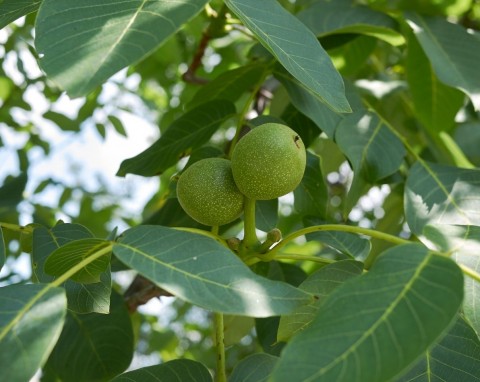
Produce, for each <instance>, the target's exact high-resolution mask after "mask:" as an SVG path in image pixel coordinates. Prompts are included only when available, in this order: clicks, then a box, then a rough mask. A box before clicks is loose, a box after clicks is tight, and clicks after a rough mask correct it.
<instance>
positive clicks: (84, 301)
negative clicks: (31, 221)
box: [32, 224, 112, 313]
mask: <svg viewBox="0 0 480 382" xmlns="http://www.w3.org/2000/svg"><path fill="white" fill-rule="evenodd" d="M92 237H93V235H92V233H91V232H90V231H89V230H88V229H87V228H85V227H84V226H82V225H80V224H58V225H56V226H55V227H53V228H51V229H47V228H44V227H40V228H36V229H35V230H34V231H33V251H32V268H33V273H34V276H35V279H36V280H37V281H39V282H43V283H47V282H51V281H52V280H53V279H54V277H53V276H51V275H48V274H47V273H45V271H44V266H45V261H46V259H47V258H48V256H49V255H50V254H51V253H52V252H54V251H55V250H57V249H58V248H59V247H61V246H63V245H66V244H67V243H69V242H72V241H75V240H82V239H91V238H92ZM64 286H65V289H66V291H67V301H68V308H69V309H70V310H72V311H74V312H77V313H90V312H98V313H108V312H109V309H110V293H111V289H112V282H111V277H110V269H107V270H106V271H105V272H104V273H102V274H101V275H100V282H97V283H94V284H80V283H77V282H75V281H72V280H67V281H66V282H65V284H64Z"/></svg>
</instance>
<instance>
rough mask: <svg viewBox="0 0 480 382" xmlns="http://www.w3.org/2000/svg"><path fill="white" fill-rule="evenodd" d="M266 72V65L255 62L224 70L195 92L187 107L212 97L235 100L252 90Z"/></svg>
mask: <svg viewBox="0 0 480 382" xmlns="http://www.w3.org/2000/svg"><path fill="white" fill-rule="evenodd" d="M266 72H267V67H266V66H265V65H262V64H257V63H254V64H251V65H245V66H240V67H239V68H235V69H232V70H229V71H227V72H224V73H222V74H220V75H219V76H218V77H217V78H215V79H214V80H213V81H211V82H209V83H207V84H206V85H204V86H202V87H201V88H200V89H199V90H198V91H197V92H196V93H195V96H194V97H193V99H192V100H191V101H190V102H189V103H188V109H191V108H193V107H196V106H198V105H200V104H202V103H204V102H206V101H210V100H212V99H224V100H227V101H230V102H236V101H237V100H238V99H239V98H240V96H241V95H242V94H243V93H245V92H247V91H252V90H253V89H254V88H255V85H256V84H257V83H258V82H259V81H260V80H262V78H264V76H265V74H266Z"/></svg>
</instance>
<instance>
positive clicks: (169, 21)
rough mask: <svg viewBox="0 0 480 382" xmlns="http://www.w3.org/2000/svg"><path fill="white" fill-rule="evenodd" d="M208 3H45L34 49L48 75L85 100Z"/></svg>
mask: <svg viewBox="0 0 480 382" xmlns="http://www.w3.org/2000/svg"><path fill="white" fill-rule="evenodd" d="M206 2H207V1H206V0H188V1H183V0H180V1H146V0H127V1H122V2H118V1H112V0H104V1H102V2H98V1H97V0H83V1H82V2H78V1H74V0H63V1H61V2H58V1H56V0H44V1H43V3H42V5H41V7H40V9H39V11H38V15H37V19H36V25H35V27H36V28H35V29H36V33H35V35H36V38H35V46H36V49H37V51H38V53H39V55H40V65H41V67H42V68H43V70H44V71H45V72H46V73H47V76H48V77H49V78H50V79H51V80H52V81H53V82H54V83H56V84H57V85H58V86H60V87H61V88H62V89H65V90H66V91H67V93H68V94H69V95H70V96H71V97H79V96H84V95H87V94H88V93H90V92H91V91H92V90H94V89H95V88H96V87H97V86H98V85H100V84H102V83H103V82H104V81H105V80H107V79H108V78H109V77H110V76H111V75H113V74H115V73H116V72H118V71H119V70H120V69H122V68H125V67H126V66H129V65H131V64H134V63H136V62H138V61H140V60H141V59H143V58H144V57H145V56H147V55H148V54H150V53H151V52H152V51H153V50H154V49H156V48H157V47H158V46H160V45H161V44H162V43H163V42H164V41H165V40H166V39H167V37H169V36H171V35H172V34H174V33H175V32H176V31H177V30H178V29H179V28H180V27H181V26H182V24H184V23H185V22H187V21H188V20H189V19H191V18H192V17H193V16H195V15H196V14H197V13H198V12H200V11H201V10H202V8H203V6H204V5H205V3H206Z"/></svg>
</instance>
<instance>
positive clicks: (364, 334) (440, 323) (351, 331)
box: [273, 244, 463, 382]
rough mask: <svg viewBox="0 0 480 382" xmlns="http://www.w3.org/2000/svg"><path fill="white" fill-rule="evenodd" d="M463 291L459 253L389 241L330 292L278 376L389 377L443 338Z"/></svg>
mask: <svg viewBox="0 0 480 382" xmlns="http://www.w3.org/2000/svg"><path fill="white" fill-rule="evenodd" d="M462 297H463V276H462V272H461V271H460V269H459V268H458V266H457V265H456V264H455V263H454V262H453V261H451V260H450V259H448V258H445V257H441V256H438V255H434V254H433V253H431V252H429V251H428V250H427V249H426V248H425V247H423V246H421V245H419V244H407V245H402V246H397V247H395V248H393V249H390V250H388V251H386V252H385V253H384V254H383V255H381V256H380V257H379V258H378V259H377V261H376V262H375V263H374V265H373V267H372V268H371V269H370V271H369V272H368V273H367V274H365V275H362V276H360V277H357V278H354V279H352V280H350V281H348V282H346V283H344V284H343V285H341V286H340V287H338V288H337V289H335V290H334V291H333V292H332V293H331V294H330V295H329V296H328V297H327V298H326V299H325V301H324V303H323V304H322V306H321V309H320V312H319V314H318V315H317V316H316V317H315V319H314V321H312V322H311V324H310V326H309V327H308V328H306V329H305V330H304V331H303V332H301V333H300V334H298V335H297V336H295V337H294V338H293V339H292V341H291V342H290V343H289V344H288V345H287V346H286V347H285V349H284V350H283V353H282V358H281V359H280V360H279V362H278V364H277V366H276V368H275V370H274V373H273V379H274V380H275V381H278V382H282V381H288V382H291V381H304V380H307V379H308V380H312V381H313V380H315V381H328V382H331V381H338V380H343V381H369V382H383V381H387V380H390V379H391V378H393V377H394V376H395V375H397V374H398V373H399V372H401V371H402V370H404V369H405V368H407V367H408V366H409V365H410V364H411V363H412V362H413V361H415V360H416V359H417V358H418V357H420V356H421V355H422V354H423V353H424V352H425V351H426V350H427V349H428V348H429V346H430V345H431V344H432V343H434V342H435V341H436V340H437V339H438V338H439V336H440V335H441V334H442V332H443V331H444V330H445V329H446V328H447V327H448V326H449V325H450V323H451V322H452V321H453V319H454V318H455V317H456V315H457V312H458V309H459V307H460V304H461V302H462Z"/></svg>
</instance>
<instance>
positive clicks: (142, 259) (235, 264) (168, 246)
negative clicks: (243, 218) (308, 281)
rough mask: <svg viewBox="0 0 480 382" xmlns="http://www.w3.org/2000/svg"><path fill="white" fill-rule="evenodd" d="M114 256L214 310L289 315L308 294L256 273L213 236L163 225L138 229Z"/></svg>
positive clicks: (128, 234)
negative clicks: (212, 237) (287, 313)
mask: <svg viewBox="0 0 480 382" xmlns="http://www.w3.org/2000/svg"><path fill="white" fill-rule="evenodd" d="M113 252H114V253H115V255H116V256H117V257H118V258H119V259H120V261H122V262H123V263H125V264H126V265H128V266H129V267H131V268H133V269H135V270H136V271H138V272H139V273H140V274H142V275H143V276H145V277H147V278H149V279H150V280H152V281H153V282H154V283H155V284H157V285H158V286H160V287H161V288H163V289H165V290H167V291H168V292H170V293H172V294H174V295H176V296H178V297H180V298H182V299H184V300H186V301H189V302H192V303H194V304H196V305H199V306H201V307H204V308H206V309H210V310H213V311H218V312H223V313H230V314H239V315H247V316H252V317H265V316H272V315H275V314H282V313H286V312H289V311H291V310H292V309H294V307H296V306H298V305H301V304H304V303H307V302H308V301H309V300H310V296H309V295H308V294H306V293H304V292H301V291H299V290H298V289H296V288H294V287H292V286H290V285H288V284H285V283H282V282H278V281H271V280H268V279H265V278H263V277H260V276H258V275H256V274H254V273H253V272H252V271H251V270H250V269H249V268H248V267H247V266H246V265H245V264H244V263H243V262H242V261H241V260H240V259H239V258H238V257H237V256H236V255H235V254H233V253H232V252H231V251H230V250H229V249H227V248H226V247H225V246H223V245H222V244H220V243H218V242H216V241H215V240H212V239H211V238H208V237H205V236H202V235H198V234H194V233H190V232H184V231H179V230H175V229H170V228H166V227H160V226H138V227H135V228H132V229H129V230H128V231H126V232H125V233H124V235H123V236H122V237H121V239H120V240H119V242H118V243H116V244H115V245H114V248H113Z"/></svg>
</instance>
